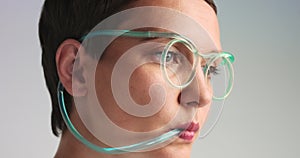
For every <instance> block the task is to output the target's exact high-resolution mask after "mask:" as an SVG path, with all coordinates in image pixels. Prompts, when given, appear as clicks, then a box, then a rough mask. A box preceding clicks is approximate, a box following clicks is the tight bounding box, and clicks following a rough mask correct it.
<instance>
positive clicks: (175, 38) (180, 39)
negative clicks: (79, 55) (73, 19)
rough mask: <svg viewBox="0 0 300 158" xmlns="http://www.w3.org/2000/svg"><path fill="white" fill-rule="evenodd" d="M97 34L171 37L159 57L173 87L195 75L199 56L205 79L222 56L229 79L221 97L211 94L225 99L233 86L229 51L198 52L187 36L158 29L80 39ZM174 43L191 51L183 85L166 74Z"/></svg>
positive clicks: (231, 56)
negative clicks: (189, 69)
mask: <svg viewBox="0 0 300 158" xmlns="http://www.w3.org/2000/svg"><path fill="white" fill-rule="evenodd" d="M97 36H126V37H135V38H170V39H172V40H171V41H170V42H168V43H167V45H166V46H165V48H164V50H163V52H162V58H161V70H162V71H163V76H164V78H165V79H166V80H167V81H168V83H169V84H170V85H172V86H173V87H175V88H178V89H183V88H185V87H187V86H188V85H189V84H190V83H191V82H192V81H193V79H194V77H195V75H196V70H197V69H196V67H197V64H198V63H199V57H200V58H202V59H205V60H206V62H207V63H206V66H205V67H204V68H203V73H204V75H205V79H206V80H207V78H208V77H207V76H208V73H209V67H210V66H211V65H212V64H213V63H214V62H215V61H216V60H218V59H220V58H222V59H223V60H222V62H221V63H220V64H221V65H224V66H227V68H228V69H229V80H228V86H227V87H226V90H225V95H224V96H221V97H216V96H213V99H214V100H224V99H226V98H227V97H228V96H229V94H230V92H231V90H232V88H233V81H234V70H233V66H232V63H233V62H234V61H235V58H234V56H233V54H231V53H229V52H211V53H205V54H204V53H200V52H199V51H198V50H197V49H196V47H195V44H194V43H192V42H191V41H190V40H189V39H188V38H186V37H184V36H182V35H179V34H177V33H171V32H158V31H131V30H99V31H94V32H91V33H89V34H87V35H85V36H83V37H82V38H81V39H80V40H81V41H84V40H86V39H90V38H93V37H97ZM175 43H182V44H184V45H185V46H186V47H187V48H188V49H189V50H190V51H191V52H192V53H193V56H194V58H193V60H196V61H193V63H194V64H193V66H192V73H191V75H190V76H189V78H188V81H187V82H186V83H184V84H183V85H176V84H174V83H173V82H172V81H171V79H170V78H169V76H168V75H167V68H166V60H167V55H168V51H169V49H170V48H171V47H172V46H173V45H174V44H175Z"/></svg>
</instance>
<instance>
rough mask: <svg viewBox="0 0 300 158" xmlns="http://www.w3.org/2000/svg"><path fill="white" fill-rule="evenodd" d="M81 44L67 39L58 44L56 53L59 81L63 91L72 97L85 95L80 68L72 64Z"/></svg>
mask: <svg viewBox="0 0 300 158" xmlns="http://www.w3.org/2000/svg"><path fill="white" fill-rule="evenodd" d="M80 46H81V44H80V42H78V41H76V40H74V39H67V40H65V41H64V42H62V43H61V44H60V46H59V47H58V49H57V51H56V67H57V73H58V76H59V80H60V82H61V83H62V85H63V86H64V88H65V90H66V91H67V92H68V93H69V94H70V95H72V96H84V95H85V94H86V88H85V80H84V77H83V71H82V67H81V66H80V65H78V64H76V67H74V63H75V61H76V60H79V59H76V57H77V53H78V51H79V48H80Z"/></svg>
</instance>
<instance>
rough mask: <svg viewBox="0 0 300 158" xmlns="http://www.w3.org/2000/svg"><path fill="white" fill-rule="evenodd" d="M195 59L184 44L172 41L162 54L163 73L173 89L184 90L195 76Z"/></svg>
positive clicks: (189, 48) (179, 41)
mask: <svg viewBox="0 0 300 158" xmlns="http://www.w3.org/2000/svg"><path fill="white" fill-rule="evenodd" d="M195 63H197V58H196V57H195V54H194V53H193V52H192V51H191V47H189V46H188V45H187V44H186V43H184V42H183V41H181V40H176V39H175V40H172V41H170V42H169V43H168V44H167V46H166V47H165V49H164V51H163V54H162V66H163V72H164V75H165V77H166V79H167V81H168V82H169V83H170V84H171V85H172V86H174V87H177V88H184V87H186V86H187V85H188V84H189V83H190V82H191V81H192V79H193V77H194V75H195Z"/></svg>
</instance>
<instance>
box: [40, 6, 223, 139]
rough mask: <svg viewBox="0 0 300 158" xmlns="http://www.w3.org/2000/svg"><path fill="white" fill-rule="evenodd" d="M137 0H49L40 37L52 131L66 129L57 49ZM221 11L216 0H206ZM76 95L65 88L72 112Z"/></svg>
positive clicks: (67, 103)
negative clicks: (59, 89)
mask: <svg viewBox="0 0 300 158" xmlns="http://www.w3.org/2000/svg"><path fill="white" fill-rule="evenodd" d="M132 1H134V0H46V1H45V3H44V5H43V9H42V13H41V17H40V21H39V38H40V43H41V47H42V66H43V69H44V76H45V80H46V85H47V88H48V90H49V92H50V96H51V101H52V114H51V126H52V132H53V134H54V135H55V136H58V135H59V133H60V132H61V131H64V130H65V123H64V121H63V119H62V116H61V114H60V111H59V106H58V98H57V94H56V89H57V84H58V82H59V79H58V74H57V71H56V62H55V53H56V49H57V48H58V47H59V45H60V43H62V42H63V41H64V40H66V39H68V38H72V39H77V40H79V39H80V38H81V37H82V36H83V35H84V34H86V33H87V32H88V31H90V30H91V29H92V28H93V27H95V26H96V25H97V24H98V23H99V22H100V21H102V20H103V19H105V18H106V17H108V16H110V15H112V14H113V13H115V12H117V11H118V10H120V9H121V8H122V7H124V6H125V5H128V4H129V3H130V2H132ZM205 1H206V2H207V3H208V4H209V5H210V6H211V7H212V8H213V9H214V10H215V12H216V13H217V10H216V6H215V4H214V1H213V0H205ZM72 99H73V98H72V96H71V95H69V94H68V93H67V92H66V91H65V104H66V107H67V110H68V111H69V112H70V110H71V103H72Z"/></svg>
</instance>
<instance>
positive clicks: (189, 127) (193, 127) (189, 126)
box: [177, 122, 199, 132]
mask: <svg viewBox="0 0 300 158" xmlns="http://www.w3.org/2000/svg"><path fill="white" fill-rule="evenodd" d="M177 129H181V130H182V131H190V132H197V131H198V130H199V123H196V122H190V123H186V124H183V125H181V126H179V127H178V128H177Z"/></svg>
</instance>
